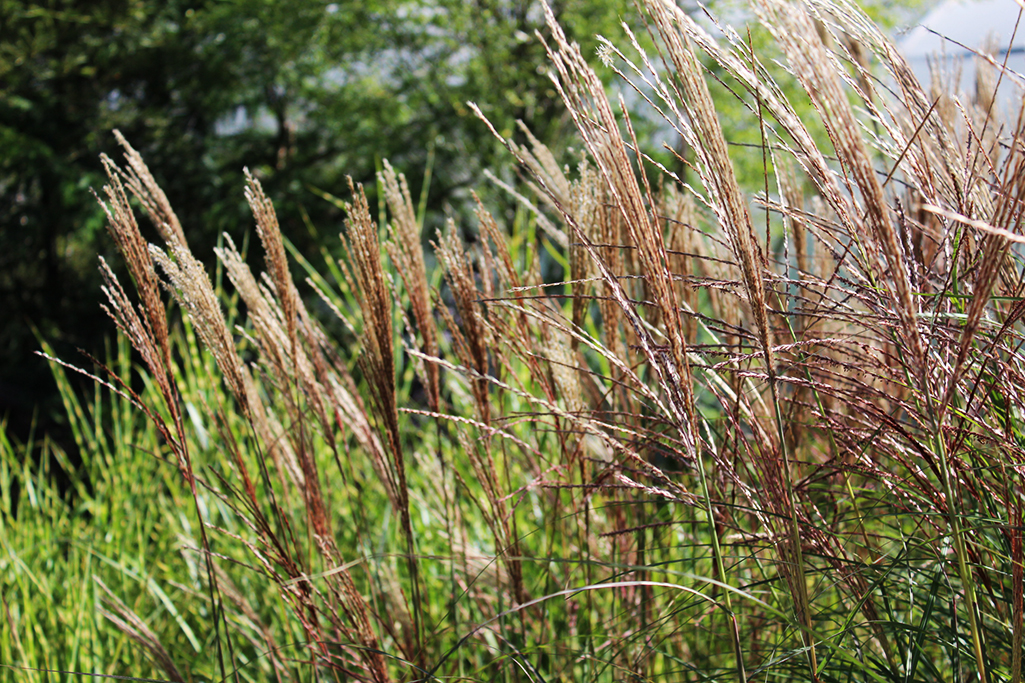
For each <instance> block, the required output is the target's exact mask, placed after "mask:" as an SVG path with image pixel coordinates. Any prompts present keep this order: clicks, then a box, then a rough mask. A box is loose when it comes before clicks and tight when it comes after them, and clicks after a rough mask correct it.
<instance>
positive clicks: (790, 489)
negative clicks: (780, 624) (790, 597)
mask: <svg viewBox="0 0 1025 683" xmlns="http://www.w3.org/2000/svg"><path fill="white" fill-rule="evenodd" d="M776 382H777V379H776V376H775V373H773V372H772V369H771V368H769V391H770V392H772V407H773V409H774V410H775V414H776V430H777V432H778V434H779V448H780V453H781V455H782V456H783V477H782V479H783V482H784V483H785V484H786V493H787V505H788V506H789V507H790V553H791V557H790V560H791V561H792V562H793V570H794V572H795V573H796V577H795V582H796V584H797V585H796V588H797V595H796V596H795V597H796V599H797V603H798V604H797V608H798V612H799V613H798V615H797V616H798V619H800V620H801V622H802V623H801V640H802V641H803V642H804V645H805V647H806V648H808V667H809V668H810V669H811V676H812V680H814V681H817V680H818V679H819V675H818V658H817V657H816V655H815V639H814V636H813V635H812V623H811V609H810V604H809V600H808V583H807V578H806V577H805V574H804V552H803V551H802V550H801V529H800V522H799V520H798V518H797V496H796V495H795V494H794V482H793V480H792V478H791V474H792V473H791V462H790V449H789V448H787V440H786V434H785V431H784V428H783V411H782V409H781V408H780V402H779V391H778V389H777V387H776Z"/></svg>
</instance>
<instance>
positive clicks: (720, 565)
mask: <svg viewBox="0 0 1025 683" xmlns="http://www.w3.org/2000/svg"><path fill="white" fill-rule="evenodd" d="M711 437H712V435H709V439H708V443H709V444H714V443H715V442H714V440H713V439H712V438H711ZM713 447H714V446H713ZM696 451H697V458H698V462H697V468H698V474H699V475H700V479H701V497H702V498H703V499H704V502H705V506H704V510H705V516H706V518H707V519H708V529H709V531H710V532H711V534H712V555H713V557H714V558H715V571H716V573H717V574H718V575H719V583H721V584H723V586H726V587H727V589H726V590H724V591H723V604H724V605H725V606H726V615H727V617H728V618H729V621H730V627H731V628H730V635H731V637H732V640H733V656H734V659H735V660H736V664H737V680H738V681H739V682H740V683H747V672H746V671H745V669H744V649H743V647H742V646H741V643H740V625H739V624H738V622H737V615H736V613H734V611H733V604H732V602H731V599H730V593H731V592H732V591H731V590H730V589H729V586H730V583H729V580H728V577H727V575H726V565H725V563H724V562H723V559H722V546H720V545H719V532H718V530H717V528H716V526H715V513H714V512H713V510H712V496H711V495H710V494H709V492H708V479H707V477H706V476H705V462H704V458H702V457H701V453H702V449H700V448H698V449H696Z"/></svg>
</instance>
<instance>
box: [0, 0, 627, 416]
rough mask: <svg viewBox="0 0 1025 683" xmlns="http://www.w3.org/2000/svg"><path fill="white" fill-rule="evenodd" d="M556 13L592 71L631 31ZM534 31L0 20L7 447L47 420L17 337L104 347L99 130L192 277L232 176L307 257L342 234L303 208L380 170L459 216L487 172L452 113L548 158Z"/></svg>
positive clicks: (418, 22) (185, 12)
mask: <svg viewBox="0 0 1025 683" xmlns="http://www.w3.org/2000/svg"><path fill="white" fill-rule="evenodd" d="M553 10H554V11H555V13H556V14H557V16H558V17H559V19H560V20H561V21H562V22H563V24H564V25H565V26H566V27H567V30H568V31H569V32H570V34H571V35H572V36H573V37H575V38H576V39H577V40H578V41H580V42H581V43H582V44H583V45H584V49H585V50H588V51H593V46H594V44H595V41H594V38H593V36H594V34H596V33H605V34H609V35H611V36H615V35H618V34H619V31H618V27H617V23H618V20H619V18H620V16H619V15H620V14H623V15H628V14H634V11H633V8H632V5H628V3H627V2H626V1H625V0H616V1H615V2H611V3H609V2H598V1H596V0H561V1H559V2H555V3H553ZM543 25H544V17H543V13H542V11H541V6H540V3H539V2H537V1H536V0H474V1H473V2H462V1H460V0H437V1H436V2H429V1H427V0H370V1H367V2H351V1H350V2H325V1H324V0H293V1H291V2H287V3H285V2H279V1H278V0H159V1H158V0H0V148H2V149H3V153H2V154H0V311H2V312H3V313H4V319H5V320H4V325H2V326H0V417H2V416H3V415H5V414H8V415H9V416H10V418H11V420H12V423H14V424H12V426H14V427H15V428H16V431H22V430H23V429H24V428H26V426H27V425H28V424H29V420H30V418H31V417H32V415H33V411H34V409H35V406H37V405H38V404H39V402H40V401H45V400H46V399H47V398H48V397H49V398H50V404H49V405H46V406H44V408H43V416H45V415H46V414H48V413H49V412H50V411H53V410H54V409H55V407H56V406H55V405H53V400H54V399H53V396H52V394H53V390H52V383H51V381H50V379H49V371H48V369H47V368H46V366H45V364H44V363H43V362H41V361H40V360H39V359H37V358H35V357H34V356H32V355H31V354H32V351H33V350H34V349H35V348H37V343H36V341H35V339H34V336H33V329H35V330H37V331H38V333H39V334H40V335H42V336H43V337H45V338H46V339H48V340H50V341H51V342H52V343H54V344H55V346H56V347H57V349H58V351H59V353H60V354H61V355H62V356H64V357H66V358H72V357H74V351H73V350H74V347H76V346H77V347H82V348H85V349H87V350H88V351H90V352H91V353H93V354H96V355H101V354H102V351H101V349H102V338H103V336H104V335H105V334H106V333H107V332H109V331H110V330H111V329H112V327H111V325H110V324H109V323H108V322H107V321H106V320H105V318H104V316H103V315H102V313H101V312H100V310H99V307H98V297H99V280H98V277H97V275H96V267H95V266H96V258H95V257H96V255H97V254H98V253H101V254H106V253H108V252H110V250H111V247H110V242H109V240H107V239H106V237H105V234H104V233H105V231H104V220H103V216H102V213H101V211H100V210H99V208H98V207H97V205H96V202H95V200H94V199H93V197H92V196H91V194H90V192H89V189H90V188H91V187H92V188H97V189H98V188H99V187H101V186H102V185H103V183H104V178H103V176H102V173H101V168H100V164H99V160H98V155H99V153H100V152H103V151H105V152H107V153H108V154H110V155H111V156H112V157H115V158H116V157H119V156H120V154H119V152H118V150H117V149H116V148H115V144H114V140H113V137H112V136H111V134H110V131H111V129H113V128H119V129H121V131H122V132H123V133H124V134H125V136H126V137H127V138H128V139H129V140H130V141H131V142H132V144H133V145H134V146H135V147H136V148H137V149H139V150H140V151H141V152H142V153H143V155H144V157H145V158H146V159H147V161H148V163H149V165H150V167H151V168H152V169H153V171H154V173H155V174H156V176H157V179H158V181H160V182H161V184H162V186H163V187H164V189H165V191H166V193H167V195H168V197H169V199H170V200H171V202H172V204H173V206H174V207H175V208H176V210H177V211H178V212H179V216H180V218H181V220H182V223H183V225H184V226H185V228H186V230H187V233H188V235H189V238H190V240H191V241H192V242H193V244H194V248H195V251H196V253H197V254H198V255H209V254H210V253H211V252H210V247H211V246H212V245H213V243H214V242H215V240H216V236H217V235H218V234H220V232H222V231H224V230H230V231H231V232H232V233H233V234H235V235H236V236H237V235H238V234H239V233H240V232H242V231H244V230H246V229H247V226H249V224H250V222H251V219H250V218H249V216H248V212H247V210H246V208H245V203H244V200H243V198H242V193H241V188H242V176H241V173H242V168H243V166H248V167H250V168H251V169H253V170H254V171H255V172H256V173H257V174H258V175H259V176H260V177H261V179H262V180H263V182H264V186H265V188H266V190H267V191H268V194H269V195H270V196H271V197H272V198H273V199H274V200H275V203H276V205H277V207H278V210H279V213H280V219H281V222H282V226H283V229H284V231H285V234H286V235H288V236H289V237H290V239H292V240H293V241H294V242H296V243H297V245H299V246H300V247H301V248H312V247H313V246H314V242H315V240H316V237H315V236H314V235H313V234H312V233H311V232H310V231H308V230H306V228H305V227H304V220H305V219H304V216H309V217H310V218H311V219H312V224H313V225H316V226H318V228H319V229H321V230H322V232H323V233H324V234H326V235H333V234H335V232H336V231H337V229H338V228H339V227H340V225H341V217H340V216H339V215H338V213H337V209H336V208H335V207H334V206H332V205H331V204H329V203H327V202H324V201H322V200H320V199H317V198H316V197H315V196H314V195H313V194H312V193H311V192H310V188H322V189H324V190H327V191H329V192H334V193H336V194H344V192H345V190H344V183H343V176H344V175H346V174H351V175H353V176H354V178H356V179H357V180H358V181H363V182H367V183H368V184H369V183H371V182H372V181H373V176H374V172H375V169H376V168H377V167H378V165H379V162H380V159H382V158H388V159H390V160H391V161H392V162H393V163H394V164H395V165H396V167H397V168H399V169H400V170H403V171H405V172H406V174H407V176H409V179H410V183H411V186H412V187H413V188H414V192H415V191H416V190H417V189H418V188H419V187H420V184H421V182H422V172H423V169H424V167H425V166H426V163H427V158H428V153H429V152H431V153H433V155H434V175H433V181H432V184H431V196H430V204H429V209H430V210H431V211H434V212H438V211H440V209H441V207H443V206H454V207H455V209H456V210H459V209H460V203H461V202H465V201H466V200H467V198H468V193H467V190H468V189H469V188H472V187H476V186H479V185H482V184H483V179H482V175H481V173H482V170H483V169H484V168H487V167H489V166H492V165H497V162H498V159H500V158H501V147H500V146H499V145H498V144H497V143H496V142H495V141H494V140H493V139H492V137H491V135H490V133H489V132H488V131H487V129H486V128H485V127H484V126H483V125H482V124H481V123H480V122H479V121H477V120H476V119H475V118H474V117H473V116H472V114H471V113H470V112H469V111H468V109H467V107H466V106H465V102H466V101H467V100H473V101H475V102H477V103H479V104H480V105H481V107H482V109H484V111H485V112H486V113H487V114H488V116H489V117H491V118H492V120H493V121H494V122H495V124H496V125H497V126H498V128H499V130H501V131H503V132H505V133H509V134H513V133H515V132H516V131H515V126H514V122H515V120H516V119H523V120H524V121H525V122H526V123H527V124H528V125H529V126H531V128H532V129H534V130H535V131H536V132H537V133H538V135H539V137H541V139H542V140H546V141H553V142H555V141H557V140H558V139H560V138H561V136H562V135H563V134H564V133H565V132H566V131H567V129H568V127H569V125H568V124H569V122H568V121H567V120H566V119H565V117H564V116H563V115H562V113H561V112H562V109H561V103H560V102H559V101H558V98H557V96H556V93H555V91H554V88H553V87H552V85H551V83H550V81H549V80H548V78H547V77H546V76H545V74H544V69H545V67H546V65H547V60H546V59H545V56H544V50H543V47H542V46H541V45H540V43H539V42H538V41H537V40H536V38H535V37H534V31H535V30H538V29H542V28H543ZM556 146H557V145H556ZM368 189H370V188H368ZM143 223H145V221H143ZM146 228H148V226H145V225H144V229H146ZM114 261H116V259H115V260H114Z"/></svg>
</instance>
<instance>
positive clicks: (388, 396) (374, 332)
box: [342, 178, 426, 668]
mask: <svg viewBox="0 0 1025 683" xmlns="http://www.w3.org/2000/svg"><path fill="white" fill-rule="evenodd" d="M349 189H350V191H351V192H352V197H353V201H352V204H350V205H349V206H348V207H347V208H348V219H347V220H346V227H347V230H346V233H345V234H343V235H342V241H343V243H344V244H345V247H346V252H347V253H348V255H349V260H350V264H351V267H352V271H353V275H354V284H355V285H356V289H355V290H354V291H355V292H356V293H357V295H358V297H359V304H360V310H361V311H362V313H363V335H362V337H361V342H362V352H361V354H360V358H359V365H360V368H361V369H362V370H363V375H364V377H365V378H366V381H367V385H368V388H369V391H370V395H371V410H372V411H373V413H374V416H375V417H376V419H377V421H378V425H379V426H380V427H381V428H383V430H384V433H385V436H386V439H385V443H386V444H387V448H388V453H389V456H390V457H389V458H388V460H387V472H388V476H389V478H390V480H391V481H392V482H393V484H394V492H395V494H396V500H397V502H398V510H397V512H398V514H399V522H400V525H401V528H402V533H403V536H404V537H405V540H406V564H407V567H408V570H409V580H410V586H411V593H412V595H411V600H412V603H413V604H412V609H411V610H410V611H411V612H412V613H413V622H414V623H413V628H414V631H415V634H414V641H415V642H416V646H417V652H416V653H415V655H414V658H415V661H416V662H417V663H418V664H419V665H421V668H422V665H423V664H424V661H423V657H424V656H425V655H426V653H425V652H424V650H423V645H424V641H423V637H424V624H423V613H422V610H423V605H422V602H421V595H420V577H419V570H418V563H417V558H416V549H415V541H414V538H413V529H412V526H411V525H410V519H409V490H408V487H407V484H406V465H405V460H404V457H403V449H402V440H401V431H400V428H399V416H398V406H397V403H396V395H395V349H394V336H393V329H392V299H391V291H390V288H389V287H388V284H387V282H386V279H385V276H384V267H383V265H382V262H381V245H380V241H379V240H378V234H377V225H376V224H375V223H374V221H373V219H372V218H371V217H370V207H369V206H368V205H367V199H366V195H365V194H364V193H363V188H362V186H360V187H358V188H357V186H356V185H354V183H353V182H352V179H351V178H350V179H349Z"/></svg>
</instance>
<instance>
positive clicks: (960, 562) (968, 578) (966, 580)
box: [933, 429, 989, 683]
mask: <svg viewBox="0 0 1025 683" xmlns="http://www.w3.org/2000/svg"><path fill="white" fill-rule="evenodd" d="M933 439H934V441H935V446H936V450H937V451H938V452H939V456H940V471H941V474H942V476H943V495H944V496H945V497H946V499H947V517H948V519H949V523H950V532H951V535H952V536H953V539H954V554H955V555H956V556H957V573H958V576H959V577H960V579H961V584H962V585H963V586H964V592H965V607H966V609H967V610H968V624H969V626H970V627H971V630H972V648H973V649H974V651H975V660H976V662H977V664H978V669H979V680H980V681H981V683H986V682H987V681H988V680H989V677H988V675H987V672H986V648H985V643H984V642H983V637H982V629H981V624H980V623H979V622H980V619H979V613H978V610H979V605H978V600H977V599H976V597H975V582H974V580H973V578H972V572H971V569H970V568H969V567H968V552H967V549H966V547H965V542H964V530H963V529H962V528H961V506H960V504H959V503H958V499H957V497H956V496H955V495H954V486H953V482H952V481H951V476H950V463H949V462H948V455H947V445H946V441H945V440H944V439H943V434H942V432H941V431H940V430H939V429H936V430H934V436H933Z"/></svg>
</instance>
